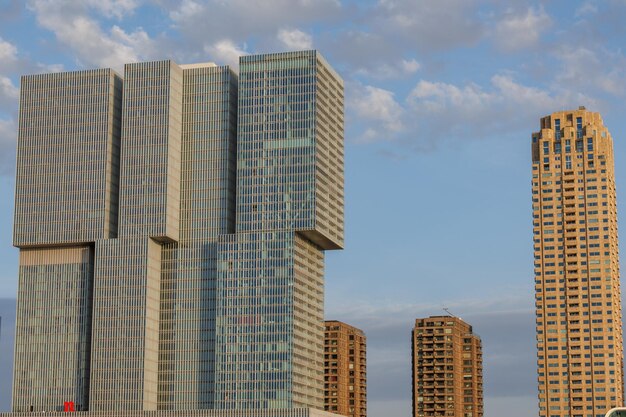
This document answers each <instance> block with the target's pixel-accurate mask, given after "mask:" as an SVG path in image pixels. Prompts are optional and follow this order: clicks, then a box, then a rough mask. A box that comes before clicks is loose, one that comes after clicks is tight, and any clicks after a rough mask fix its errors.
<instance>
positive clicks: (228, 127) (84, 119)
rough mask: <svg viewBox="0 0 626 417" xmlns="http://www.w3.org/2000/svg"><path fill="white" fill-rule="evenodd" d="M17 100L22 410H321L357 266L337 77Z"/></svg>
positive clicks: (300, 62) (17, 381) (152, 78)
mask: <svg viewBox="0 0 626 417" xmlns="http://www.w3.org/2000/svg"><path fill="white" fill-rule="evenodd" d="M21 86H22V87H21V96H20V123H19V134H18V157H17V184H16V197H15V200H16V204H15V206H16V208H15V227H14V244H15V246H17V247H19V248H20V267H19V293H18V307H17V328H16V351H15V352H16V354H15V372H14V384H13V411H14V412H28V411H38V412H40V411H48V412H50V411H63V410H64V409H65V408H67V407H68V403H71V404H72V407H74V408H75V409H76V410H82V411H87V410H88V411H102V412H111V413H114V414H115V415H122V414H120V413H122V412H124V413H130V414H129V415H131V414H132V415H135V414H137V413H141V412H143V411H149V410H264V409H291V408H309V407H310V408H314V409H319V410H321V409H323V401H324V397H323V387H324V385H323V340H324V339H323V337H324V333H323V331H324V329H323V298H324V296H323V269H324V251H325V250H334V249H341V248H342V247H343V81H342V80H341V78H340V77H339V76H338V75H337V74H336V73H335V72H334V71H333V70H332V68H331V67H330V66H329V65H328V64H327V63H326V61H325V60H324V58H323V57H322V56H321V55H320V54H319V53H317V52H316V51H301V52H287V53H278V54H266V55H252V56H246V57H242V58H241V59H240V73H239V75H237V74H235V73H234V72H233V71H232V70H231V69H229V68H228V67H220V66H216V65H214V64H193V65H178V64H176V63H174V62H173V61H159V62H145V63H134V64H127V65H126V66H125V67H124V77H121V76H120V75H118V74H116V73H115V72H114V71H113V70H110V69H100V70H88V71H77V72H66V73H57V74H41V75H33V76H25V77H23V78H22V84H21ZM137 415H139V414H137ZM155 415H156V414H155ZM202 415H204V414H202ZM206 415H209V414H206ZM216 415H217V414H216ZM219 415H220V416H221V415H226V414H219ZM233 415H235V414H233ZM302 415H305V411H302Z"/></svg>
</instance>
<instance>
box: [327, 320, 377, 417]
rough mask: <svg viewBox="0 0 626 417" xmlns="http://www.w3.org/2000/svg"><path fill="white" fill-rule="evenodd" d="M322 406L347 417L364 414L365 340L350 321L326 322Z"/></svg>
mask: <svg viewBox="0 0 626 417" xmlns="http://www.w3.org/2000/svg"><path fill="white" fill-rule="evenodd" d="M325 336H326V337H325V341H324V407H325V409H326V410H327V411H330V412H332V413H335V414H341V415H344V416H348V417H366V416H367V359H366V355H367V340H366V338H365V333H363V331H362V330H360V329H357V328H356V327H353V326H350V325H349V324H346V323H343V322H340V321H337V320H327V321H326V333H325Z"/></svg>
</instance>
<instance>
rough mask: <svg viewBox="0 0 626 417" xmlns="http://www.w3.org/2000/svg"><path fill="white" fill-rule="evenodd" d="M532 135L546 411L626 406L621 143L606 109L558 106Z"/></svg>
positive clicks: (593, 414)
mask: <svg viewBox="0 0 626 417" xmlns="http://www.w3.org/2000/svg"><path fill="white" fill-rule="evenodd" d="M540 123H541V126H540V127H541V130H540V131H539V132H536V133H533V135H532V194H533V195H532V198H533V235H534V236H533V239H534V240H533V247H534V258H535V261H534V262H535V263H534V267H535V269H534V272H535V306H536V332H537V372H538V389H539V392H538V397H539V416H540V417H564V416H567V417H597V416H604V414H605V413H606V412H607V411H608V410H609V409H611V408H613V407H615V406H621V405H623V403H624V392H623V390H624V388H623V387H624V381H623V346H622V311H621V291H620V279H619V252H618V236H617V207H616V196H615V175H614V154H613V142H612V138H611V135H610V133H609V131H608V130H607V128H606V126H604V123H603V121H602V118H601V116H600V114H598V113H595V112H590V111H587V110H586V109H585V108H584V107H580V108H579V109H578V110H572V111H562V112H556V113H552V114H551V115H549V116H546V117H543V118H542V119H541V122H540Z"/></svg>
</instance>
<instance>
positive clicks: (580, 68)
mask: <svg viewBox="0 0 626 417" xmlns="http://www.w3.org/2000/svg"><path fill="white" fill-rule="evenodd" d="M556 55H557V57H558V58H559V59H560V61H561V70H560V71H559V72H558V73H557V76H556V80H557V81H558V82H559V83H561V84H562V85H565V86H570V88H576V89H578V90H581V91H594V90H596V91H597V90H600V91H603V92H605V93H608V94H611V95H614V96H618V97H619V96H624V94H626V86H625V83H626V70H625V68H626V57H625V56H624V55H623V54H622V53H621V52H609V51H607V50H605V49H604V48H602V47H598V48H595V49H593V50H592V49H590V48H587V47H585V46H577V47H574V46H566V47H563V48H561V49H560V50H558V51H557V53H556Z"/></svg>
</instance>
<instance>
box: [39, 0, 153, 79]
mask: <svg viewBox="0 0 626 417" xmlns="http://www.w3.org/2000/svg"><path fill="white" fill-rule="evenodd" d="M29 6H30V7H31V9H32V10H33V11H34V12H35V14H36V16H37V21H38V23H39V24H40V25H41V26H42V27H44V28H46V29H49V30H50V31H52V32H53V33H54V34H55V36H56V38H57V40H58V41H59V42H60V43H62V44H64V45H66V46H68V47H69V48H71V50H72V51H73V53H74V54H75V56H76V59H77V60H78V61H79V62H80V63H81V64H82V65H86V66H97V67H113V68H116V69H118V70H120V69H121V68H123V64H124V63H128V62H136V61H139V60H141V59H146V58H148V57H150V56H151V55H152V54H153V53H154V52H155V51H156V45H155V44H154V41H153V40H152V39H150V37H149V36H148V34H147V33H146V32H145V31H144V30H143V29H142V28H137V29H136V30H134V31H133V32H131V33H127V32H125V31H124V30H123V29H122V28H120V27H118V26H113V27H112V28H111V29H110V30H109V31H108V33H107V32H106V31H104V30H103V29H102V28H101V27H100V24H99V23H98V22H97V21H96V20H95V19H93V18H91V17H90V16H89V13H88V10H87V9H86V5H85V4H76V3H75V2H72V1H70V0H62V1H52V0H31V1H30V2H29Z"/></svg>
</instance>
